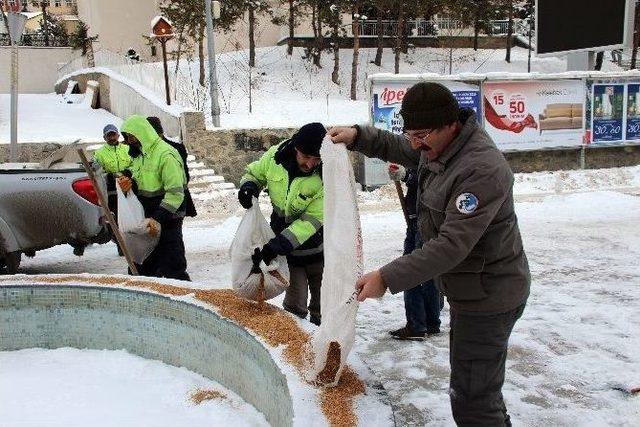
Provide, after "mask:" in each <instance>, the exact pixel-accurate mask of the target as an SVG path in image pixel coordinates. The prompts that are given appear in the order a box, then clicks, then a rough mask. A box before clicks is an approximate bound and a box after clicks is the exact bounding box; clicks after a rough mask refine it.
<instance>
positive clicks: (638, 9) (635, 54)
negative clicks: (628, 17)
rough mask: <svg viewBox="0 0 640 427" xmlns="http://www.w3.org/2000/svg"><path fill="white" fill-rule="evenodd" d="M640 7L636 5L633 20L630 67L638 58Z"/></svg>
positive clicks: (633, 67)
mask: <svg viewBox="0 0 640 427" xmlns="http://www.w3.org/2000/svg"><path fill="white" fill-rule="evenodd" d="M638 27H640V7H636V16H635V19H634V21H633V48H632V49H631V65H630V66H629V68H630V69H632V70H633V69H635V68H636V62H637V58H638V44H640V28H638Z"/></svg>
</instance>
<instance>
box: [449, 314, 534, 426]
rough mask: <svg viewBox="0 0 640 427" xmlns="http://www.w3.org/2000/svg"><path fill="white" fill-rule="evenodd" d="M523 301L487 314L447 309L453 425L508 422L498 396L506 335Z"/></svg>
mask: <svg viewBox="0 0 640 427" xmlns="http://www.w3.org/2000/svg"><path fill="white" fill-rule="evenodd" d="M525 304H526V303H525ZM525 304H522V305H521V306H519V307H518V308H516V309H514V310H511V311H508V312H506V313H500V314H495V315H490V316H478V315H468V314H461V313H457V312H456V311H454V310H451V314H450V315H451V333H450V335H449V343H450V347H451V349H450V355H449V361H450V363H451V382H450V390H449V393H450V398H451V411H452V412H453V419H454V420H455V422H456V424H457V425H459V426H468V427H471V426H510V425H511V421H510V418H509V415H508V414H507V408H506V406H505V404H504V400H503V398H502V385H503V384H504V375H505V362H506V360H507V346H508V343H509V336H510V335H511V331H512V330H513V326H514V325H515V323H516V321H517V320H518V319H519V318H520V316H522V312H523V311H524V307H525Z"/></svg>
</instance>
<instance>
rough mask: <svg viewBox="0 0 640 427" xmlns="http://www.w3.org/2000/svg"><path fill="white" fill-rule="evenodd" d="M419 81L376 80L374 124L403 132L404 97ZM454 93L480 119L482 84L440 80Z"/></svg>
mask: <svg viewBox="0 0 640 427" xmlns="http://www.w3.org/2000/svg"><path fill="white" fill-rule="evenodd" d="M416 83H418V82H417V81H411V80H407V81H406V82H398V81H393V82H386V83H385V82H375V83H374V85H373V88H372V96H373V100H372V104H371V118H372V124H373V125H374V126H375V127H377V128H378V129H384V130H388V131H391V132H393V133H398V134H400V133H402V131H403V124H402V117H401V116H400V107H401V106H402V99H403V98H404V94H405V93H406V92H407V90H408V89H409V88H410V87H411V86H413V85H414V84H416ZM438 83H441V84H443V85H444V86H446V87H447V88H449V90H450V91H451V92H452V93H453V96H455V97H456V99H457V100H458V104H460V107H468V108H472V109H473V110H474V111H475V113H476V116H477V117H478V120H480V117H481V107H480V105H481V104H480V84H479V83H476V82H473V83H468V82H457V81H439V82H438Z"/></svg>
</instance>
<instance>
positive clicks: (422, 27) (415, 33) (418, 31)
mask: <svg viewBox="0 0 640 427" xmlns="http://www.w3.org/2000/svg"><path fill="white" fill-rule="evenodd" d="M488 27H489V34H491V35H505V34H507V32H508V29H509V21H508V20H507V19H496V20H492V21H489V25H488ZM462 30H472V28H471V27H469V26H466V25H464V24H463V23H462V22H461V21H459V20H457V19H452V18H434V19H431V20H424V19H422V20H415V21H414V20H411V21H407V23H406V33H407V36H408V37H425V36H430V35H437V34H438V33H440V34H443V33H447V32H451V31H462ZM528 31H529V26H528V24H527V21H526V20H518V19H514V21H513V32H514V33H515V34H522V35H527V34H528ZM397 32H398V21H395V20H383V21H382V35H383V37H395V36H396V34H397ZM361 36H362V37H377V36H378V21H376V20H367V21H363V22H362V28H361Z"/></svg>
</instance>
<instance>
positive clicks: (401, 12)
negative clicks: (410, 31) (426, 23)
mask: <svg viewBox="0 0 640 427" xmlns="http://www.w3.org/2000/svg"><path fill="white" fill-rule="evenodd" d="M397 5H398V25H397V30H396V47H395V51H394V54H395V65H394V72H395V73H396V74H399V73H400V53H402V38H403V35H404V29H405V26H406V24H407V19H406V17H405V6H406V4H405V1H404V0H400V1H398V2H397Z"/></svg>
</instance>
